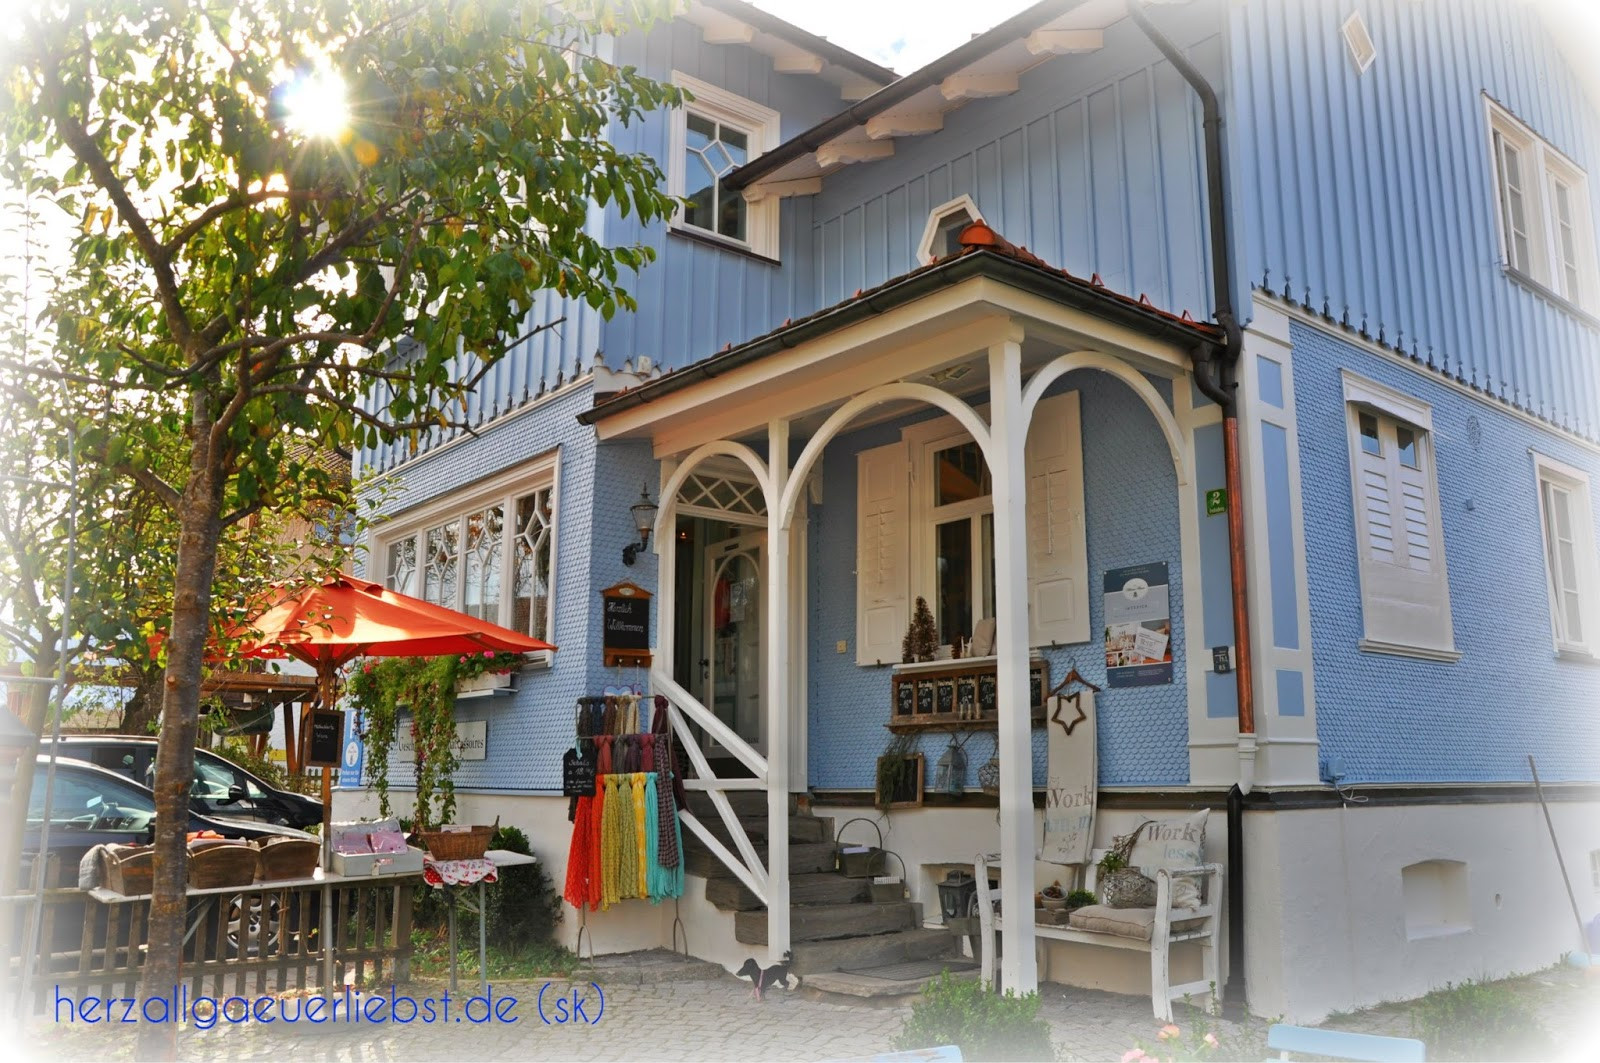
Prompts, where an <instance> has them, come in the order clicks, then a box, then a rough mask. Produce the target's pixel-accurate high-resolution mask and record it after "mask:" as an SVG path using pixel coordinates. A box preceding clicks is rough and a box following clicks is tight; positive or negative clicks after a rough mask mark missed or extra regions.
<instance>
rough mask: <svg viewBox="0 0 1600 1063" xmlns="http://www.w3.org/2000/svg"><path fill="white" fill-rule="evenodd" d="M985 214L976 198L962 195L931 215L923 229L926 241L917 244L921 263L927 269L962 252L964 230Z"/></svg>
mask: <svg viewBox="0 0 1600 1063" xmlns="http://www.w3.org/2000/svg"><path fill="white" fill-rule="evenodd" d="M982 220H983V215H982V214H981V213H979V211H978V205H977V204H976V203H974V202H973V201H972V197H971V196H968V195H962V196H960V197H958V198H956V199H952V200H951V201H950V202H948V203H945V204H943V205H941V206H937V207H935V208H933V210H932V211H930V212H929V214H928V224H927V226H926V227H925V228H924V229H923V230H922V242H921V243H920V244H918V245H917V261H918V262H919V263H921V264H922V265H924V266H926V265H928V263H930V262H933V261H935V260H936V259H941V258H946V257H948V256H950V255H953V254H955V253H956V252H957V251H960V250H961V230H963V229H965V228H966V227H967V226H969V225H971V224H972V223H973V222H975V221H982Z"/></svg>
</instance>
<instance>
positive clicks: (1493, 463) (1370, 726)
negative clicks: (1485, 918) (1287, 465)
mask: <svg viewBox="0 0 1600 1063" xmlns="http://www.w3.org/2000/svg"><path fill="white" fill-rule="evenodd" d="M1291 338H1292V342H1293V345H1294V352H1295V357H1294V389H1295V409H1296V412H1297V414H1298V418H1299V426H1300V431H1299V441H1300V446H1299V451H1300V454H1299V457H1300V468H1301V483H1302V499H1303V505H1304V507H1305V509H1304V512H1305V531H1306V543H1305V552H1306V568H1307V575H1308V578H1309V584H1310V598H1311V646H1312V661H1313V666H1314V669H1315V689H1316V706H1317V737H1318V739H1319V741H1320V742H1321V743H1322V749H1321V753H1322V757H1323V759H1324V760H1333V759H1337V760H1338V761H1339V762H1340V764H1341V766H1342V768H1343V771H1344V773H1345V779H1344V782H1345V783H1346V784H1349V783H1352V782H1525V781H1526V780H1527V778H1528V774H1527V773H1528V762H1527V755H1528V754H1530V753H1531V754H1533V755H1534V756H1535V757H1537V758H1538V762H1539V772H1540V774H1541V775H1542V776H1544V777H1545V778H1549V779H1585V778H1588V779H1592V778H1593V777H1594V756H1595V751H1596V750H1597V749H1600V712H1597V711H1596V706H1597V705H1600V665H1596V664H1593V663H1585V662H1579V661H1570V660H1558V659H1556V657H1555V653H1554V648H1553V643H1552V638H1551V628H1550V603H1549V591H1548V589H1547V588H1548V578H1547V570H1546V568H1545V558H1544V543H1543V539H1542V537H1541V533H1540V524H1539V500H1538V493H1537V488H1536V481H1535V476H1534V467H1533V459H1532V457H1531V456H1530V454H1529V450H1530V448H1533V449H1537V450H1538V451H1540V452H1541V453H1543V454H1546V455H1548V456H1549V457H1552V458H1555V459H1556V460H1558V461H1562V462H1565V463H1566V464H1568V465H1572V466H1575V467H1576V468H1579V469H1582V470H1584V471H1585V472H1586V473H1587V474H1588V475H1589V477H1590V478H1591V482H1592V483H1595V484H1600V453H1597V452H1596V451H1595V450H1593V449H1591V448H1587V447H1584V446H1581V445H1580V444H1577V443H1575V442H1573V441H1572V440H1571V439H1570V438H1568V437H1565V436H1563V435H1561V434H1560V433H1556V432H1552V431H1549V430H1546V429H1543V428H1540V427H1538V426H1535V425H1533V424H1530V423H1529V422H1528V421H1526V420H1524V419H1522V418H1519V417H1516V416H1514V415H1512V414H1509V413H1507V412H1506V411H1505V410H1504V409H1502V408H1501V407H1499V406H1497V405H1495V404H1492V403H1489V402H1485V401H1483V400H1481V399H1478V398H1476V397H1469V396H1467V395H1465V394H1463V393H1462V392H1461V391H1459V390H1458V389H1455V388H1452V387H1450V386H1448V385H1446V384H1444V383H1442V382H1441V381H1439V379H1438V378H1437V377H1435V376H1433V375H1431V374H1425V373H1420V372H1417V371H1415V370H1412V369H1410V368H1408V367H1405V366H1401V365H1397V364H1395V363H1394V362H1393V361H1391V360H1389V359H1387V358H1382V357H1380V356H1378V355H1375V354H1372V353H1370V352H1369V351H1367V350H1366V349H1364V348H1361V347H1357V346H1355V345H1354V344H1350V343H1347V342H1344V341H1342V340H1340V339H1338V338H1337V337H1334V336H1332V335H1330V334H1328V333H1325V332H1323V331H1321V330H1320V329H1314V328H1309V327H1306V326H1304V325H1300V324H1295V325H1293V326H1291ZM1341 367H1348V368H1349V369H1350V370H1351V371H1352V372H1355V373H1358V374H1360V375H1361V376H1364V377H1366V378H1368V379H1371V380H1374V381H1377V382H1378V383H1380V384H1384V385H1387V386H1389V387H1391V388H1394V389H1396V390H1398V391H1401V392H1403V393H1405V394H1407V395H1411V396H1414V397H1415V398H1417V399H1419V400H1421V401H1423V402H1426V403H1428V404H1429V405H1430V406H1431V407H1432V412H1433V427H1434V433H1433V450H1434V456H1435V461H1434V464H1435V467H1436V469H1437V472H1438V480H1439V497H1440V511H1441V516H1442V526H1443V532H1444V553H1445V565H1446V568H1447V570H1448V572H1449V574H1450V609H1451V613H1452V616H1453V621H1454V626H1455V646H1456V649H1457V650H1458V651H1460V653H1461V655H1462V656H1461V659H1460V660H1459V661H1457V662H1455V663H1442V662H1434V661H1424V660H1418V659H1415V658H1406V657H1392V656H1384V655H1380V654H1371V653H1361V652H1360V651H1359V650H1358V648H1357V644H1358V643H1359V642H1360V640H1361V638H1362V634H1363V632H1362V621H1361V595H1360V579H1359V575H1358V570H1357V559H1356V539H1355V517H1354V509H1353V501H1352V498H1351V486H1350V484H1351V477H1350V449H1349V440H1348V438H1347V434H1346V433H1347V428H1346V420H1345V410H1344V393H1343V385H1342V382H1341V378H1340V368H1341ZM1474 420H1475V421H1476V422H1477V435H1478V443H1477V444H1476V445H1474V444H1473V442H1472V438H1473V434H1474V433H1473V428H1472V422H1473V421H1474ZM1591 501H1593V502H1597V503H1600V491H1594V492H1592V493H1591ZM1469 504H1470V505H1471V506H1472V508H1471V509H1469V508H1468V505H1469ZM1589 519H1590V520H1592V521H1596V522H1597V523H1600V504H1597V505H1595V506H1594V507H1593V511H1592V512H1591V513H1590V514H1589Z"/></svg>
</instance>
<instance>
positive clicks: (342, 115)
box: [283, 70, 350, 139]
mask: <svg viewBox="0 0 1600 1063" xmlns="http://www.w3.org/2000/svg"><path fill="white" fill-rule="evenodd" d="M283 103H284V124H285V125H286V126H287V127H288V128H289V129H291V130H293V131H294V132H296V133H299V134H301V135H302V136H306V137H326V138H329V139H332V138H336V137H339V136H340V135H342V134H343V133H344V132H345V130H346V129H348V128H349V126H350V104H349V101H348V100H347V99H346V97H345V87H344V79H343V78H341V77H340V76H339V75H338V73H337V72H335V71H332V70H316V71H312V72H310V73H307V74H302V75H300V76H298V77H296V78H295V79H294V80H293V81H291V82H290V83H289V85H288V87H287V88H286V89H285V90H284V97H283Z"/></svg>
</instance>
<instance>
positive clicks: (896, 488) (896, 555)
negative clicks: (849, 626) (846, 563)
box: [856, 442, 910, 664]
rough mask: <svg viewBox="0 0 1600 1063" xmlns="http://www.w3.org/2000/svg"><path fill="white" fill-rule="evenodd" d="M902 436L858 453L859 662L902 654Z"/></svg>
mask: <svg viewBox="0 0 1600 1063" xmlns="http://www.w3.org/2000/svg"><path fill="white" fill-rule="evenodd" d="M906 453H907V452H906V444H905V443H904V442H897V443H890V444H889V445H888V446H884V447H876V448H874V449H872V450H864V451H862V452H861V453H860V454H858V455H857V456H856V663H857V664H893V663H895V662H897V661H899V660H900V643H901V640H902V639H903V638H904V637H905V633H906V625H907V623H908V622H909V616H910V612H909V610H908V609H907V608H906V595H907V584H908V582H909V577H910V572H909V565H908V558H909V555H910V538H909V533H908V526H907V510H908V508H909V501H910V499H909V483H908V473H909V471H910V465H909V463H908V461H907V457H906Z"/></svg>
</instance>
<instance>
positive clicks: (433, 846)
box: [417, 816, 500, 860]
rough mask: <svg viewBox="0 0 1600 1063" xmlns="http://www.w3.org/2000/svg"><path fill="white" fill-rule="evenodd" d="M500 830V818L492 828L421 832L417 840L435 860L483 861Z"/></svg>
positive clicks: (480, 826) (496, 818)
mask: <svg viewBox="0 0 1600 1063" xmlns="http://www.w3.org/2000/svg"><path fill="white" fill-rule="evenodd" d="M499 829H500V817H499V816H496V817H495V819H494V824H493V825H492V826H488V827H485V826H482V825H481V824H480V825H478V826H475V827H468V828H467V829H466V830H421V831H418V832H417V838H418V840H420V841H421V842H422V847H423V848H424V849H426V850H428V855H429V856H431V857H433V858H434V859H435V860H482V859H483V854H484V853H486V852H488V851H489V839H491V838H493V837H494V832H495V831H497V830H499Z"/></svg>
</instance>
